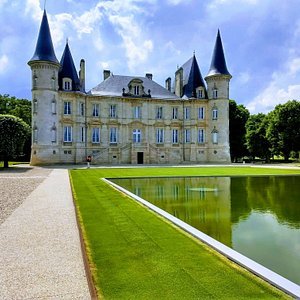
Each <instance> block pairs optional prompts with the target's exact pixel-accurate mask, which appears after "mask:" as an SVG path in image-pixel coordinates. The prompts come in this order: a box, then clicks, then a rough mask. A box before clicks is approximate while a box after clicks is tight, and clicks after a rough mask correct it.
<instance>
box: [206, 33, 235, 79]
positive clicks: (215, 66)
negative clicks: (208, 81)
mask: <svg viewBox="0 0 300 300" xmlns="http://www.w3.org/2000/svg"><path fill="white" fill-rule="evenodd" d="M219 74H220V75H229V76H231V75H230V73H229V72H228V70H227V66H226V61H225V55H224V51H223V45H222V40H221V35H220V30H218V34H217V38H216V43H215V48H214V52H213V55H212V60H211V64H210V68H209V71H208V74H207V76H211V75H219Z"/></svg>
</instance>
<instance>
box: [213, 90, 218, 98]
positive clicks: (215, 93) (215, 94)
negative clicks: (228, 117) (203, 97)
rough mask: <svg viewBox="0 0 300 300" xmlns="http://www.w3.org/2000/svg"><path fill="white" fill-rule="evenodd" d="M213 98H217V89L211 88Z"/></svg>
mask: <svg viewBox="0 0 300 300" xmlns="http://www.w3.org/2000/svg"><path fill="white" fill-rule="evenodd" d="M213 98H214V99H217V98H218V90H217V89H213Z"/></svg>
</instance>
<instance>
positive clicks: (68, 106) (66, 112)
mask: <svg viewBox="0 0 300 300" xmlns="http://www.w3.org/2000/svg"><path fill="white" fill-rule="evenodd" d="M70 114H71V102H66V101H65V102H64V115H70Z"/></svg>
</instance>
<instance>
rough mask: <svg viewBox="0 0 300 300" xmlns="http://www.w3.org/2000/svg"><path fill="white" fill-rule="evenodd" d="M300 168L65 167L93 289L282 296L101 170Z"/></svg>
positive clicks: (147, 295) (253, 171)
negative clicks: (108, 179) (115, 184)
mask: <svg viewBox="0 0 300 300" xmlns="http://www.w3.org/2000/svg"><path fill="white" fill-rule="evenodd" d="M245 174H247V175H265V174H270V175H271V174H274V175H275V174H279V175H281V174H300V170H299V171H298V170H288V171H287V170H282V169H277V170H276V169H265V168H250V167H245V168H244V167H240V168H233V167H203V168H190V167H189V168H128V169H123V168H122V169H121V168H120V169H87V170H71V171H70V175H71V181H72V186H73V192H74V198H75V204H76V207H77V210H78V214H79V219H80V223H81V226H82V229H83V233H84V238H85V243H86V247H87V252H88V256H89V260H90V266H91V271H92V274H93V278H94V283H95V285H96V288H97V291H98V294H99V295H100V296H103V297H104V298H105V299H246V298H247V299H248V298H252V299H262V298H264V299H273V298H287V296H286V295H284V294H283V293H281V292H280V291H278V290H276V289H275V288H273V287H271V286H270V285H268V284H267V283H265V282H264V281H262V280H260V279H258V278H257V277H255V276H254V275H252V274H250V273H249V272H247V271H245V270H244V269H242V268H240V267H238V266H236V265H235V264H234V263H232V262H230V261H229V260H227V259H225V258H223V257H222V256H221V255H219V254H218V253H216V252H215V251H213V250H211V249H210V248H209V247H207V246H206V245H204V244H202V243H201V242H199V241H196V240H195V239H193V238H191V237H190V236H189V235H187V234H186V233H183V232H182V231H181V230H179V229H177V228H175V227H174V226H172V225H171V224H169V223H168V222H167V221H165V220H163V219H162V218H160V217H158V216H157V215H155V214H154V213H152V212H151V211H149V210H148V209H146V208H145V207H143V206H141V205H140V204H138V203H136V202H135V201H134V200H132V199H130V198H128V197H127V196H124V195H122V194H120V193H119V192H118V191H116V190H115V189H113V188H112V187H110V186H109V185H107V184H106V183H104V182H103V181H101V180H100V178H102V177H128V176H191V175H245Z"/></svg>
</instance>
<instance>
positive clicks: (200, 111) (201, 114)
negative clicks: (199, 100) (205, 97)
mask: <svg viewBox="0 0 300 300" xmlns="http://www.w3.org/2000/svg"><path fill="white" fill-rule="evenodd" d="M204 118H205V109H204V107H199V108H198V119H199V120H204Z"/></svg>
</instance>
